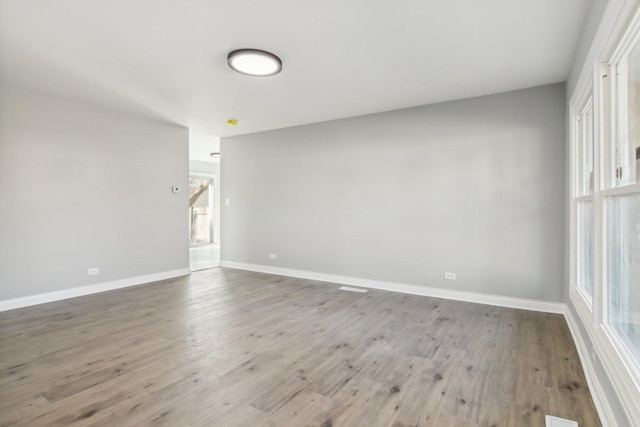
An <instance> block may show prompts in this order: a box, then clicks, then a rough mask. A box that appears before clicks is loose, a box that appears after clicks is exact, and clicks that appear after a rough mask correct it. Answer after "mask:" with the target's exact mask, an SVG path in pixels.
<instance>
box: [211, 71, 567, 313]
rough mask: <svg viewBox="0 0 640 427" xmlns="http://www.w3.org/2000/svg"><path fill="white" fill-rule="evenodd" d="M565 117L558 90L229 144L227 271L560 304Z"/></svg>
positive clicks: (225, 171) (224, 169)
mask: <svg viewBox="0 0 640 427" xmlns="http://www.w3.org/2000/svg"><path fill="white" fill-rule="evenodd" d="M564 106H565V88H564V84H555V85H548V86H543V87H537V88H531V89H525V90H520V91H515V92H509V93H504V94H499V95H492V96H485V97H479V98H473V99H467V100H461V101H454V102H447V103H442V104H436V105H429V106H424V107H418V108H411V109H405V110H398V111H392V112H387V113H381V114H374V115H368V116H362V117H357V118H350V119H344V120H336V121H331V122H325V123H318V124H311V125H306V126H298V127H293V128H288V129H281V130H274V131H269V132H261V133H256V134H250V135H243V136H236V137H229V138H223V139H222V147H221V148H222V157H223V158H224V162H223V163H222V165H221V174H222V197H223V199H226V198H229V199H230V205H229V206H223V211H222V239H223V240H224V243H225V244H224V246H223V247H222V259H223V260H224V261H232V262H241V263H251V264H259V265H269V266H277V267H284V268H291V269H297V270H306V271H313V272H321V273H330V274H338V275H343V276H352V277H357V278H366V279H375V280H383V281H390V282H397V283H405V284H415V285H426V286H431V287H440V288H447V289H454V290H462V291H470V292H480V293H487V294H494V295H502V296H510V297H520V298H530V299H536V300H544V301H562V300H563V235H564V223H563V217H564V203H563V200H564V186H563V182H564V167H565V166H564V163H565V153H564V136H565V134H564V126H565V123H564V121H565V118H564ZM269 253H274V254H276V256H277V258H276V259H275V260H270V259H269V258H268V254H269ZM445 272H455V273H456V274H457V280H456V281H450V280H445V279H444V273H445Z"/></svg>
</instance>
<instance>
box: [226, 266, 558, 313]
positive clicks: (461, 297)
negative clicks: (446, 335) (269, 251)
mask: <svg viewBox="0 0 640 427" xmlns="http://www.w3.org/2000/svg"><path fill="white" fill-rule="evenodd" d="M220 266H221V267H227V268H235V269H239V270H249V271H257V272H259V273H268V274H277V275H280V276H289V277H298V278H301V279H309V280H318V281H322V282H329V283H338V284H341V285H351V286H360V287H363V288H369V289H380V290H383V291H391V292H400V293H404V294H412V295H422V296H427V297H435V298H444V299H450V300H456V301H466V302H473V303H477V304H486V305H494V306H498V307H508V308H517V309H521V310H532V311H541V312H545V313H557V314H563V313H564V312H565V305H564V304H563V303H560V302H547V301H538V300H531V299H525V298H512V297H504V296H499V295H489V294H481V293H475V292H467V291H454V290H451V289H442V288H434V287H430V286H419V285H410V284H406V283H395V282H386V281H382V280H373V279H363V278H360V277H352V276H341V275H337V274H326V273H318V272H315V271H305V270H294V269H289V268H282V267H272V266H267V265H260V264H249V263H244V262H235V261H220Z"/></svg>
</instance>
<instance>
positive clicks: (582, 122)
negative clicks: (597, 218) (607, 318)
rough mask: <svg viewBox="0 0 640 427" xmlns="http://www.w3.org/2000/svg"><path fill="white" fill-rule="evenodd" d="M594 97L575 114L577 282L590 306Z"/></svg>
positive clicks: (591, 300)
mask: <svg viewBox="0 0 640 427" xmlns="http://www.w3.org/2000/svg"><path fill="white" fill-rule="evenodd" d="M593 141H594V127H593V98H592V97H590V98H589V99H588V100H587V102H586V105H585V106H584V108H583V109H582V110H581V111H580V112H579V113H577V114H576V115H575V116H574V153H575V162H574V179H573V182H574V185H575V189H574V194H575V197H574V202H575V207H574V212H575V215H576V221H575V223H576V240H577V242H576V246H577V252H576V255H577V260H576V274H575V277H576V285H577V288H578V289H579V290H580V293H581V294H582V296H583V297H584V299H585V301H586V302H587V304H588V305H589V306H591V305H592V302H593V226H594V222H593V189H594V161H593V158H594V157H593V153H594V147H593Z"/></svg>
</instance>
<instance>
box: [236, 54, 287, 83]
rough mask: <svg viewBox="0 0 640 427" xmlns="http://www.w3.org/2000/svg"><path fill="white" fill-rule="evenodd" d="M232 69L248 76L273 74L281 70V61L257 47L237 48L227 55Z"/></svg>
mask: <svg viewBox="0 0 640 427" xmlns="http://www.w3.org/2000/svg"><path fill="white" fill-rule="evenodd" d="M227 64H229V67H231V69H232V70H234V71H237V72H239V73H242V74H246V75H248V76H255V77H266V76H274V75H276V74H278V73H279V72H280V71H281V70H282V61H281V60H280V58H278V57H277V56H275V55H274V54H273V53H269V52H266V51H264V50H259V49H238V50H234V51H233V52H231V53H230V54H229V56H227Z"/></svg>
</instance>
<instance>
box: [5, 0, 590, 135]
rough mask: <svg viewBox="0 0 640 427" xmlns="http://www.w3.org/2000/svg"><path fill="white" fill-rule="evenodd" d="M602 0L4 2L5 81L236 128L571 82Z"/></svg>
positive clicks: (200, 124) (211, 127) (212, 127)
mask: <svg viewBox="0 0 640 427" xmlns="http://www.w3.org/2000/svg"><path fill="white" fill-rule="evenodd" d="M591 3H592V0H484V1H477V0H446V1H442V0H439V1H435V0H401V1H389V0H387V1H382V0H321V1H320V0H318V1H304V0H269V1H263V0H232V1H219V0H100V1H98V0H0V82H3V83H5V84H10V85H15V86H21V87H27V88H33V89H35V90H40V91H44V92H46V93H50V94H53V95H59V96H63V97H66V98H70V99H75V100H78V101H82V102H87V103H91V104H95V105H100V106H104V107H107V108H113V109H119V110H123V111H127V112H133V113H136V114H142V115H145V116H151V117H156V118H160V119H163V120H167V121H171V122H175V123H178V124H181V125H184V126H186V127H190V128H195V129H199V130H202V131H205V132H208V133H212V134H214V135H218V136H228V135H237V134H242V133H250V132H257V131H261V130H266V129H274V128H280V127H287V126H293V125H298V124H304V123H311V122H318V121H325V120H331V119H336V118H343V117H350V116H356V115H362V114H368V113H373V112H380V111H387V110H394V109H398V108H404V107H411V106H417V105H424V104H430V103H435V102H441V101H447V100H453V99H460V98H467V97H472V96H478V95H484V94H490V93H498V92H504V91H508V90H513V89H520V88H525V87H531V86H537V85H543V84H548V83H555V82H561V81H564V80H566V78H567V76H568V74H569V68H570V65H571V62H572V60H573V56H574V52H575V49H576V47H577V44H578V40H579V36H580V33H581V31H582V26H583V22H584V20H585V17H586V15H587V13H588V10H589V7H590V6H591ZM237 48H258V49H264V50H269V51H271V52H273V53H275V54H277V55H278V56H280V58H282V60H283V63H284V69H283V72H282V73H281V74H279V75H277V76H274V77H267V78H256V77H248V76H244V75H241V74H237V73H235V72H233V71H231V70H230V69H229V68H228V67H227V65H226V56H227V53H228V52H230V51H231V50H233V49H237ZM229 118H235V119H238V120H239V124H238V126H236V127H231V126H229V125H227V124H226V120H227V119H229Z"/></svg>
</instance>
